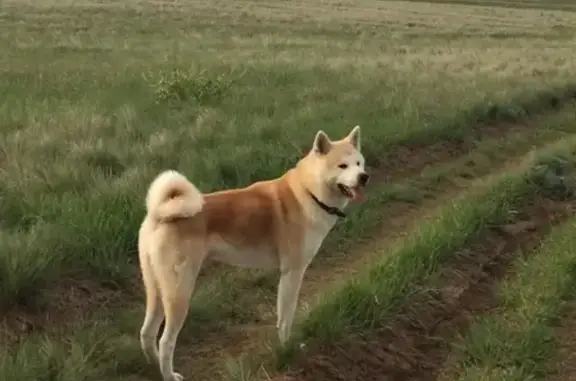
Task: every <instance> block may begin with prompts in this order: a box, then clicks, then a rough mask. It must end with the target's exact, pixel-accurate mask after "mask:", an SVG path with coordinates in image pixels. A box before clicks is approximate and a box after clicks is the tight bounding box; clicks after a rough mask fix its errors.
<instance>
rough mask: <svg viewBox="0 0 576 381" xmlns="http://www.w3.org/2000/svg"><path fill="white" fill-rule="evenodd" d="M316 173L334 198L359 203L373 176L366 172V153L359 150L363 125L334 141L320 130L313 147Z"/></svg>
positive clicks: (312, 152)
mask: <svg viewBox="0 0 576 381" xmlns="http://www.w3.org/2000/svg"><path fill="white" fill-rule="evenodd" d="M308 156H312V157H314V158H315V159H316V160H314V162H315V165H314V167H315V172H316V173H315V175H316V176H317V177H318V179H319V180H320V181H321V182H322V183H323V185H325V186H326V187H328V189H329V191H330V193H331V194H332V196H334V197H343V198H345V199H347V200H350V201H355V202H360V201H362V200H363V199H364V188H365V187H366V185H367V184H368V180H369V179H370V176H369V175H368V173H366V170H365V168H364V167H365V162H364V156H363V155H362V153H361V150H360V126H356V127H354V128H353V129H352V131H351V132H350V133H349V134H348V136H346V137H345V138H343V139H341V140H337V141H332V140H330V138H329V137H328V135H326V133H324V132H323V131H318V133H317V134H316V137H315V138H314V143H313V145H312V150H311V151H310V153H309V154H308Z"/></svg>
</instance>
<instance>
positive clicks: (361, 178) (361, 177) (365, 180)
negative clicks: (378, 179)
mask: <svg viewBox="0 0 576 381" xmlns="http://www.w3.org/2000/svg"><path fill="white" fill-rule="evenodd" d="M368 180H370V175H369V174H367V173H366V172H364V173H361V174H359V175H358V183H359V184H360V185H362V186H365V185H366V184H368Z"/></svg>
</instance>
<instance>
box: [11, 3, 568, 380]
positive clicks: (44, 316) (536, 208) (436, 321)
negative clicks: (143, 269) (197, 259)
mask: <svg viewBox="0 0 576 381" xmlns="http://www.w3.org/2000/svg"><path fill="white" fill-rule="evenodd" d="M458 3H459V4H448V3H445V2H414V1H406V2H402V1H376V0H358V1H336V0H321V1H320V0H317V1H303V0H302V1H300V0H287V1H280V0H228V1H220V0H216V1H209V0H180V1H151V0H123V1H113V0H110V1H101V0H100V1H97V0H94V1H92V0H66V1H61V0H37V1H33V0H4V1H3V2H2V4H1V5H0V51H1V52H2V53H1V54H0V133H1V136H2V139H0V380H6V381H8V380H10V381H24V380H26V381H29V380H35V381H80V380H85V381H102V380H107V381H119V380H123V381H124V380H129V381H145V380H160V375H159V373H158V370H157V369H156V368H155V367H153V366H151V365H148V364H146V362H145V360H144V357H143V355H142V354H141V351H140V346H139V342H138V331H139V329H140V325H141V323H142V319H143V314H144V296H143V292H142V285H141V279H140V275H139V272H138V261H137V250H136V241H137V233H138V228H139V224H140V222H141V221H142V218H143V217H144V213H145V210H144V197H145V194H146V190H147V187H148V185H149V183H150V182H151V181H152V179H153V178H154V177H155V176H156V175H157V174H158V173H159V172H160V171H162V170H164V169H168V168H172V169H176V170H179V171H180V172H182V173H184V174H185V175H186V176H187V177H188V178H190V179H191V180H192V181H193V182H194V183H195V184H196V185H197V186H198V187H199V188H200V189H201V190H202V191H203V192H209V191H214V190H218V189H222V188H228V187H236V186H245V185H248V184H250V183H251V182H253V181H256V180H262V179H268V178H272V177H276V176H279V175H281V174H282V173H283V171H285V170H286V169H287V168H288V167H290V166H292V165H294V164H295V163H296V162H297V161H298V159H299V158H300V157H302V155H303V152H306V151H307V150H308V149H310V147H311V144H312V140H313V138H314V135H315V133H316V132H317V131H318V130H319V129H322V130H324V131H325V132H326V133H327V134H328V135H329V136H330V137H332V138H334V139H336V138H340V137H342V136H344V135H345V134H347V133H348V132H349V131H350V129H351V128H352V127H353V126H355V125H360V126H361V127H362V139H363V140H362V149H363V153H364V155H365V157H366V159H367V165H368V167H369V171H370V172H371V174H372V179H373V180H372V182H371V183H370V187H369V191H368V195H367V200H366V201H365V202H364V203H363V204H360V205H352V206H351V207H350V208H349V209H348V216H347V218H346V219H343V220H341V221H340V222H339V223H338V224H337V226H336V228H335V229H334V231H332V232H331V233H330V235H329V237H328V239H327V240H326V241H325V243H324V245H323V247H322V249H321V251H320V253H319V254H318V257H317V258H316V259H315V260H314V262H313V264H312V265H311V267H310V268H309V270H308V272H307V274H306V277H305V281H304V284H303V289H302V292H301V299H300V304H299V310H298V318H297V320H298V321H297V326H296V327H295V333H294V334H295V336H294V340H292V341H291V342H290V343H289V344H288V345H287V346H285V347H280V346H279V345H278V342H277V339H276V330H275V323H276V317H275V306H276V301H275V296H276V286H277V280H278V274H277V273H276V272H265V271H259V270H239V269H235V268H232V267H229V266H225V265H220V264H216V263H209V262H208V263H206V264H205V266H204V269H203V271H202V273H201V276H200V280H199V282H198V286H197V289H196V293H195V295H194V296H193V299H192V303H191V307H190V312H189V315H188V319H187V322H186V324H185V326H184V329H183V331H182V333H181V335H180V338H179V341H178V343H177V350H176V359H175V369H176V371H179V372H180V373H182V374H183V375H184V377H185V378H186V379H187V380H200V381H215V380H216V381H217V380H222V381H224V380H226V381H234V380H235V381H241V380H242V381H246V380H254V381H264V380H278V381H279V380H294V381H295V380H299V381H300V380H302V381H307V380H310V381H324V380H339V381H363V380H383V381H384V380H395V381H398V380H430V381H432V380H434V381H435V380H439V381H456V380H458V381H460V380H461V381H492V380H494V381H496V380H498V381H501V380H502V381H513V380H514V381H524V380H531V379H546V380H551V381H556V380H558V381H560V380H571V379H576V358H575V357H574V355H573V353H576V336H574V332H573V331H574V319H576V318H575V317H574V316H575V315H576V312H575V311H576V308H574V307H573V306H574V305H576V303H575V301H574V300H572V298H575V297H576V295H575V294H574V292H573V290H574V288H575V286H576V271H574V269H575V268H576V267H575V265H576V219H575V217H574V210H576V192H575V191H576V103H575V101H576V12H572V11H573V10H575V7H574V5H573V4H572V3H571V1H569V0H566V1H564V2H562V1H558V0H557V1H544V0H542V1H536V0H525V1H522V0H516V1H514V0H502V1H500V0H490V1H485V2H484V1H481V0H475V1H472V0H470V1H467V0H462V1H459V2H458Z"/></svg>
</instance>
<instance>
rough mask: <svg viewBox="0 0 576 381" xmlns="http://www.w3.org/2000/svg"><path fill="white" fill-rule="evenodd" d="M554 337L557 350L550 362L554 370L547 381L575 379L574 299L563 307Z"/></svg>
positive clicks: (575, 325)
mask: <svg viewBox="0 0 576 381" xmlns="http://www.w3.org/2000/svg"><path fill="white" fill-rule="evenodd" d="M556 337H557V340H558V342H559V346H558V352H557V354H556V357H555V358H554V359H552V361H553V362H552V363H551V364H550V368H551V369H554V371H553V372H552V373H551V374H550V376H549V377H548V381H576V299H572V300H570V301H569V302H568V303H567V305H566V306H565V307H564V313H563V314H562V316H561V318H560V320H559V322H558V325H557V327H556Z"/></svg>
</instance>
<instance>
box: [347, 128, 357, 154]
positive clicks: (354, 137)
mask: <svg viewBox="0 0 576 381" xmlns="http://www.w3.org/2000/svg"><path fill="white" fill-rule="evenodd" d="M346 140H348V141H349V142H350V143H352V145H353V146H354V147H356V149H357V150H358V151H360V126H356V127H354V128H353V129H352V131H350V133H349V134H348V136H347V137H346Z"/></svg>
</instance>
